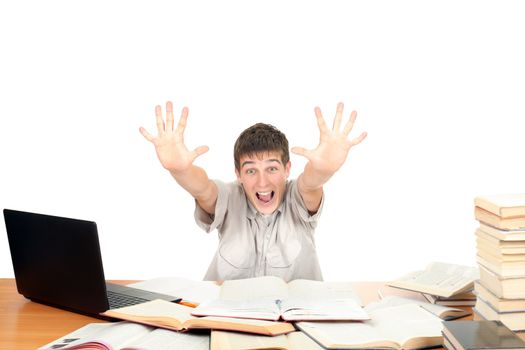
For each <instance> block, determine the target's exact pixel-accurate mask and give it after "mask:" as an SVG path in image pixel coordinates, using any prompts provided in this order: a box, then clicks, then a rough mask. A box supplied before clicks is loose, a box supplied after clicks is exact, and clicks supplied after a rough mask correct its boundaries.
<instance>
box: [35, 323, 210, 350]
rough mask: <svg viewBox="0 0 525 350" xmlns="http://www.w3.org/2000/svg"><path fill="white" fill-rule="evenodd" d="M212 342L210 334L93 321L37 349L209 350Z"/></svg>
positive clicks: (134, 324)
mask: <svg viewBox="0 0 525 350" xmlns="http://www.w3.org/2000/svg"><path fill="white" fill-rule="evenodd" d="M209 343H210V336H209V334H189V333H178V332H172V331H168V330H165V329H161V328H154V327H149V326H144V325H140V324H136V323H131V322H116V323H90V324H87V325H86V326H84V327H82V328H79V329H77V330H75V331H73V332H71V333H69V334H67V335H65V336H63V337H61V338H59V339H57V340H54V341H52V342H51V343H49V344H47V345H44V346H42V347H40V348H39V349H38V350H55V349H61V350H76V349H78V350H80V349H93V350H158V349H167V348H170V349H187V350H206V349H208V348H209Z"/></svg>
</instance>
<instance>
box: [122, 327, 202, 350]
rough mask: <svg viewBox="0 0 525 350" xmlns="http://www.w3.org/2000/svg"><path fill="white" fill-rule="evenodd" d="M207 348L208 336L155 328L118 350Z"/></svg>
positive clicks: (189, 349) (195, 349) (197, 349)
mask: <svg viewBox="0 0 525 350" xmlns="http://www.w3.org/2000/svg"><path fill="white" fill-rule="evenodd" d="M209 346H210V336H209V335H208V334H197V333H179V332H173V331H169V330H166V329H162V328H157V329H155V330H153V331H152V332H150V333H149V334H147V335H145V336H143V337H141V338H139V339H138V340H134V341H131V342H130V343H129V344H128V345H127V346H126V347H124V348H122V349H120V350H132V349H140V350H171V349H184V350H208V349H209Z"/></svg>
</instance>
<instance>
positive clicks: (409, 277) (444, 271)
mask: <svg viewBox="0 0 525 350" xmlns="http://www.w3.org/2000/svg"><path fill="white" fill-rule="evenodd" d="M477 279H479V270H478V268H477V267H470V266H462V265H454V264H447V263H440V262H434V263H431V264H429V265H428V267H427V269H426V270H423V271H415V272H411V273H408V274H406V275H404V276H402V277H400V278H398V279H396V280H393V281H390V282H388V283H387V284H388V285H390V286H394V287H399V288H406V289H410V290H416V291H419V292H423V293H428V294H434V295H439V296H442V297H449V296H451V295H453V294H456V293H459V292H462V291H464V290H467V289H472V288H473V285H474V281H475V280H477Z"/></svg>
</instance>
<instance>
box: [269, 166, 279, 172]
mask: <svg viewBox="0 0 525 350" xmlns="http://www.w3.org/2000/svg"><path fill="white" fill-rule="evenodd" d="M268 170H269V171H270V172H271V173H275V172H277V171H278V170H279V168H278V167H276V166H272V167H270V168H269V169H268Z"/></svg>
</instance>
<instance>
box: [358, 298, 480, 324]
mask: <svg viewBox="0 0 525 350" xmlns="http://www.w3.org/2000/svg"><path fill="white" fill-rule="evenodd" d="M380 297H381V305H382V306H385V307H386V306H398V305H404V304H416V305H419V306H421V307H422V308H424V309H425V310H427V311H428V312H430V313H432V314H434V315H436V316H437V317H439V318H441V319H444V320H453V319H456V318H460V317H464V316H468V315H470V314H471V312H470V311H468V310H465V309H460V308H455V307H449V306H444V305H436V304H432V303H429V302H428V301H426V300H425V299H424V298H423V299H424V300H421V299H419V298H418V299H415V298H410V297H402V296H397V295H384V293H381V294H380ZM370 305H373V304H370ZM368 311H370V307H369V308H368Z"/></svg>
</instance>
